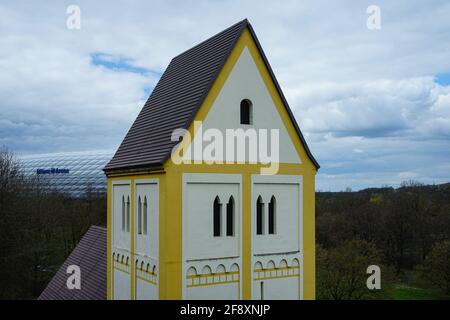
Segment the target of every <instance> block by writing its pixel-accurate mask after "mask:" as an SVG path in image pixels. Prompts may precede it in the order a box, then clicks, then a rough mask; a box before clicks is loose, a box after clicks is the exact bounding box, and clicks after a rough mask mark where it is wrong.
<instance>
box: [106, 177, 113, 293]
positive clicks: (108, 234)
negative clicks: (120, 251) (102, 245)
mask: <svg viewBox="0 0 450 320" xmlns="http://www.w3.org/2000/svg"><path fill="white" fill-rule="evenodd" d="M106 188H107V189H106V190H107V195H106V228H107V230H106V298H107V299H108V300H111V299H112V298H113V295H112V277H111V276H112V248H111V246H112V242H111V240H112V213H111V209H112V208H111V207H112V206H111V193H112V187H111V180H110V179H108V180H107V187H106Z"/></svg>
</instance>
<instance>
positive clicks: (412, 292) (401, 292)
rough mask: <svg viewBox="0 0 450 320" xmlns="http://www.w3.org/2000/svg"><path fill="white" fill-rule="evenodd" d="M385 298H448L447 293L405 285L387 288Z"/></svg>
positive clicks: (449, 297) (449, 298)
mask: <svg viewBox="0 0 450 320" xmlns="http://www.w3.org/2000/svg"><path fill="white" fill-rule="evenodd" d="M386 298H387V299H393V300H450V296H448V295H445V294H442V293H436V292H434V291H430V290H426V289H421V288H416V287H410V286H406V285H395V286H394V287H393V288H392V289H391V290H389V292H388V296H387V297H386Z"/></svg>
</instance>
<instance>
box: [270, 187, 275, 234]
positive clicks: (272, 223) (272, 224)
mask: <svg viewBox="0 0 450 320" xmlns="http://www.w3.org/2000/svg"><path fill="white" fill-rule="evenodd" d="M276 204H277V201H276V199H275V196H272V198H271V199H270V202H269V234H275V233H276V225H277V220H276V219H277V206H276Z"/></svg>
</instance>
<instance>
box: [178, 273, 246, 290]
mask: <svg viewBox="0 0 450 320" xmlns="http://www.w3.org/2000/svg"><path fill="white" fill-rule="evenodd" d="M239 281H240V279H239V271H234V272H221V273H210V274H200V275H190V276H186V286H187V287H188V288H190V287H203V286H212V285H218V284H226V283H239Z"/></svg>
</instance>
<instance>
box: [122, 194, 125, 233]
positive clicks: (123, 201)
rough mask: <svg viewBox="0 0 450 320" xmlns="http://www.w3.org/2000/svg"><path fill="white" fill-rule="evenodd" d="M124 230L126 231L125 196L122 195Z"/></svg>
mask: <svg viewBox="0 0 450 320" xmlns="http://www.w3.org/2000/svg"><path fill="white" fill-rule="evenodd" d="M122 231H125V196H122Z"/></svg>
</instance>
